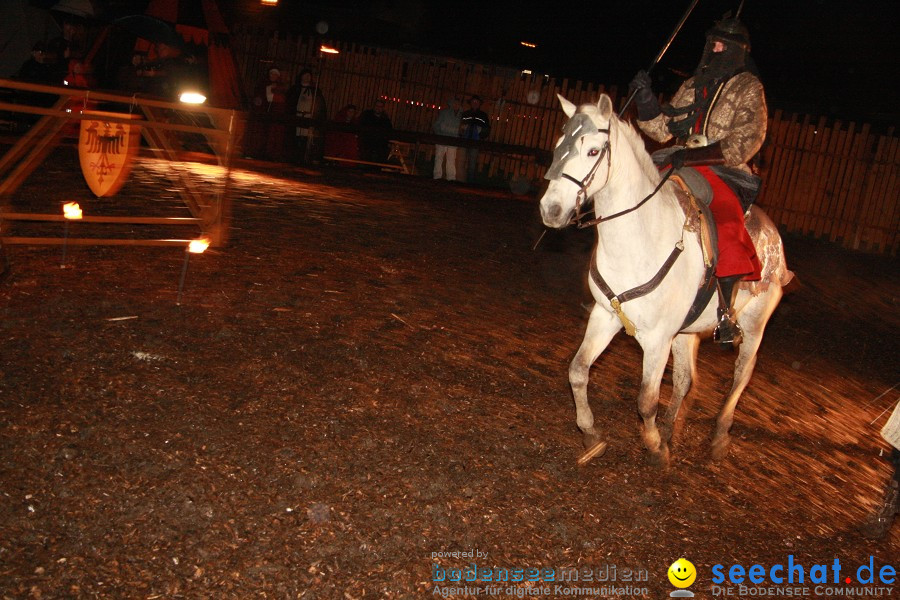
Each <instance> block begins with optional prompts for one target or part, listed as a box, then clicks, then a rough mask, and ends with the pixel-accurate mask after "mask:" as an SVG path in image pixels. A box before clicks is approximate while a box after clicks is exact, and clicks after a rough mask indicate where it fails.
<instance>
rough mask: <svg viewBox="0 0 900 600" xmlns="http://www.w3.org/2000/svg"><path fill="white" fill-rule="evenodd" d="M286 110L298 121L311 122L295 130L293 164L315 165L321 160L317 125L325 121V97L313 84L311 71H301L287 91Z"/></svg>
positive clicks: (319, 128)
mask: <svg viewBox="0 0 900 600" xmlns="http://www.w3.org/2000/svg"><path fill="white" fill-rule="evenodd" d="M287 109H288V111H289V112H290V111H293V113H294V115H295V116H296V117H297V118H300V119H311V120H312V121H313V122H312V123H310V122H308V121H307V122H306V123H300V124H298V126H297V127H296V129H295V134H296V143H295V152H296V155H295V162H297V163H299V164H310V163H316V162H318V161H319V160H320V159H321V143H320V140H321V138H322V129H321V127H316V124H317V123H321V122H322V121H324V120H325V114H326V106H325V97H324V96H323V95H322V91H321V90H320V89H319V87H318V85H316V84H315V83H314V82H313V76H312V71H310V70H309V69H303V70H302V71H300V74H299V75H298V76H297V83H296V84H294V86H293V87H291V89H290V90H289V91H288V98H287Z"/></svg>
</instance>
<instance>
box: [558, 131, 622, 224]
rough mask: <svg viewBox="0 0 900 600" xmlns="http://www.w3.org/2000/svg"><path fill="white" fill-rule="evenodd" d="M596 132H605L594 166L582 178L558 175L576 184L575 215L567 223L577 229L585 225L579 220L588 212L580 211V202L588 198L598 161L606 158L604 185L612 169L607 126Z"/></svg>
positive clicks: (598, 165) (565, 174) (563, 174)
mask: <svg viewBox="0 0 900 600" xmlns="http://www.w3.org/2000/svg"><path fill="white" fill-rule="evenodd" d="M597 133H605V134H606V142H605V143H604V144H603V147H602V148H600V155H599V156H597V160H596V161H594V166H592V167H591V170H590V171H588V172H587V175H585V176H584V178H582V179H580V180H579V179H575V178H574V177H572V176H571V175H569V174H568V173H561V174H560V177H562V178H563V179H568V180H569V181H571V182H572V183H574V184H575V185H577V186H578V195H576V196H575V215H574V216H573V217H572V219H571V220H570V221H569V225H576V226H577V227H578V228H579V229H580V228H582V227H585V226H584V225H582V224H581V223H580V220H581V218H582V217H584V215H586V214H588V213H587V212H582V211H581V202H582V200H585V199H587V198H588V195H587V190H588V188H589V187H591V184H592V183H594V176H595V175H596V174H597V169H598V168H599V167H600V163H602V162H603V159H604V157H605V158H606V182H604V184H603V185H604V186H605V185H606V184H607V183H609V173H610V171H612V146H611V145H610V133H609V127H607V128H605V129H597Z"/></svg>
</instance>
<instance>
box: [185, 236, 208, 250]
mask: <svg viewBox="0 0 900 600" xmlns="http://www.w3.org/2000/svg"><path fill="white" fill-rule="evenodd" d="M207 248H209V238H200V239H199V240H191V243H190V244H188V252H190V253H192V254H203V253H204V252H206V249H207Z"/></svg>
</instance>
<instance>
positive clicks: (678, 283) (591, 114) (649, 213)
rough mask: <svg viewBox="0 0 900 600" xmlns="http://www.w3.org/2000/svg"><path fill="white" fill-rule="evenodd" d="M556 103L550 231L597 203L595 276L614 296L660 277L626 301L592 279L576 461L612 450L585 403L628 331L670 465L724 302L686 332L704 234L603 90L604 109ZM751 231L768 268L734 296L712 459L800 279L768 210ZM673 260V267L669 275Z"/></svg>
mask: <svg viewBox="0 0 900 600" xmlns="http://www.w3.org/2000/svg"><path fill="white" fill-rule="evenodd" d="M559 99H560V102H561V103H562V107H563V111H565V113H566V116H568V117H569V121H568V122H567V124H566V135H564V136H563V138H561V139H560V141H559V142H558V143H557V148H556V151H555V153H554V162H553V164H552V165H551V167H550V169H549V171H548V179H550V180H551V181H550V184H549V186H548V188H547V191H546V193H545V194H544V196H543V198H541V216H542V218H543V221H544V224H545V225H547V226H548V227H554V228H561V227H565V226H567V225H569V224H571V223H572V222H573V217H574V216H575V215H576V214H577V213H578V212H579V210H580V208H581V201H582V199H584V200H587V199H592V200H593V203H594V212H595V214H596V216H597V217H598V219H599V218H600V215H607V219H608V220H602V221H601V222H599V223H597V224H596V229H597V243H596V246H595V248H594V256H593V261H594V265H596V271H597V272H596V273H595V274H594V275H599V278H600V280H601V281H605V283H606V284H607V292H611V293H610V294H609V295H613V294H619V295H623V292H625V291H626V290H627V291H631V290H632V289H633V288H639V291H640V290H642V289H643V290H646V287H650V286H644V284H647V283H648V282H652V281H654V280H657V281H658V285H657V286H656V287H655V288H653V289H652V291H645V293H644V294H643V295H638V297H634V298H632V299H627V298H626V300H624V301H622V303H621V304H620V303H619V300H618V297H615V298H613V299H612V300H610V299H609V298H608V295H604V293H603V291H602V289H601V287H600V285H598V281H597V278H596V277H595V276H589V277H588V285H589V286H590V290H591V293H592V295H593V296H594V301H595V302H594V305H593V308H592V310H591V315H590V318H589V320H588V325H587V330H586V331H585V334H584V340H583V341H582V342H581V346H580V347H579V349H578V352H577V354H576V355H575V358H574V359H573V360H572V363H571V364H570V366H569V382H570V384H571V386H572V392H573V394H574V396H575V410H576V421H577V423H578V427H579V429H581V431H582V433H583V437H584V446H585V448H586V449H587V450H586V451H585V453H584V454H583V455H582V457H581V459H579V463H583V462H586V461H587V460H589V459H590V458H591V457H593V456H597V455H600V454H602V453H603V452H604V451H605V449H606V442H605V441H604V439H603V437H602V436H601V434H600V432H599V431H598V430H597V427H596V426H595V424H594V415H593V413H592V412H591V409H590V406H589V405H588V398H587V383H588V373H589V370H590V368H591V365H592V364H593V363H594V361H596V360H597V358H598V357H599V356H600V354H601V353H602V352H603V350H605V349H606V347H607V345H608V344H609V342H610V341H611V340H612V338H613V336H615V335H616V333H618V332H619V330H620V329H622V328H623V326H625V327H626V330H627V331H628V332H629V334H631V335H633V336H634V338H635V339H636V340H637V341H638V343H639V344H640V346H641V348H642V350H643V376H642V379H641V390H640V394H639V396H638V411H639V413H640V415H641V417H642V419H643V431H642V437H643V441H644V445H645V447H646V448H647V449H648V450H649V451H650V452H651V459H652V460H653V461H654V462H656V463H657V464H660V465H668V461H669V450H668V442H669V439H670V438H671V435H672V431H673V429H675V428H676V426H677V427H680V426H681V424H682V423H683V416H682V417H679V415H678V411H679V408H680V407H681V403H682V400H684V397H685V396H686V395H687V393H688V391H689V389H690V387H691V381H692V380H693V379H694V378H695V377H696V358H697V347H698V344H699V341H700V337H701V335H703V334H708V333H709V332H711V331H712V330H713V328H714V327H715V325H716V323H717V317H716V308H717V298H716V296H715V295H713V297H712V299H711V300H710V301H709V303H708V304H707V305H706V306H705V308H704V309H703V310H702V313H701V314H700V315H699V317H698V318H697V319H696V320H695V321H694V322H693V323H691V324H690V325H688V326H687V327H684V328H682V325H683V323H684V321H685V318H686V315H687V314H688V312H689V310H690V308H691V305H692V303H693V302H694V299H695V296H696V295H697V292H698V288H699V286H700V285H701V284H702V282H703V280H704V274H705V272H706V265H705V263H704V260H705V259H704V255H703V251H702V249H701V246H700V244H699V241H698V237H699V233H698V232H697V231H696V230H692V229H696V228H692V227H689V226H688V221H689V219H688V216H687V214H686V211H685V210H684V209H683V208H682V204H681V203H680V201H679V199H678V197H677V193H676V184H675V183H674V182H672V181H666V182H664V183H662V185H661V186H660V184H661V181H662V177H661V175H660V173H659V171H658V170H657V168H656V167H655V166H654V164H653V162H652V161H651V159H650V156H649V155H648V153H647V151H646V150H645V148H644V143H643V141H642V139H641V138H640V136H639V135H638V133H637V132H636V131H635V130H634V128H633V127H632V126H631V125H629V124H628V123H626V122H624V121H622V120H620V119H619V118H618V117H617V116H615V115H614V114H613V106H612V101H611V100H610V98H609V97H608V96H607V95H605V94H604V95H602V96H601V97H600V100H599V102H598V103H597V104H596V105H593V104H585V105H583V106H581V107H578V108H577V109H576V106H575V105H574V104H572V103H571V102H569V101H568V100H566V99H565V98H563V97H562V96H560V97H559ZM657 187H659V189H658V190H657V191H656V193H655V194H654V190H655V189H656V188H657ZM648 197H649V199H648V200H647V201H646V202H644V203H641V201H642V200H644V199H645V198H648ZM619 213H621V214H619ZM746 225H747V229H748V231H749V232H750V234H751V237H752V239H753V242H754V244H755V246H756V251H757V255H758V256H759V257H760V260H761V261H762V280H761V281H759V282H753V283H752V284H750V283H748V282H744V283H741V284H740V287H739V292H738V294H737V298H736V300H735V309H736V313H737V319H738V323H739V324H740V326H741V327H742V328H743V332H744V338H743V343H742V344H741V345H740V350H739V352H738V356H737V361H736V363H735V369H734V381H733V383H732V386H731V390H730V391H729V392H728V394H727V396H726V397H725V402H724V405H723V406H722V409H721V411H720V412H719V415H718V418H717V420H716V427H715V433H714V436H713V441H712V454H713V457H714V458H721V457H723V456H724V455H725V454H726V453H727V449H728V444H729V441H730V438H729V433H728V431H729V429H730V428H731V425H732V422H733V420H734V410H735V407H736V406H737V402H738V399H739V398H740V396H741V393H742V392H743V390H744V388H745V387H746V385H747V382H748V381H749V380H750V376H751V374H752V373H753V367H754V365H755V364H756V353H757V350H758V348H759V344H760V342H761V340H762V336H763V330H764V329H765V326H766V322H767V321H768V320H769V317H770V316H771V315H772V312H773V311H774V310H775V307H776V306H777V305H778V302H779V300H780V299H781V296H782V287H783V286H784V285H786V284H787V283H788V282H789V281H790V279H791V277H792V276H793V274H792V273H791V272H790V271H789V270H788V269H787V265H786V261H785V258H784V251H783V248H782V243H781V238H780V236H779V235H778V230H777V229H776V227H775V226H774V224H773V223H772V221H771V220H770V219H769V218H768V217H767V216H766V215H765V214H764V213H763V212H762V210H760V209H759V208H756V207H754V208H753V209H752V210H751V211H750V214H749V216H748V217H747V220H746ZM667 264H668V265H669V266H670V268H669V270H668V271H665V267H664V265H667ZM592 270H593V266H592ZM660 276H662V278H661V280H659V279H660ZM601 285H602V284H601ZM642 286H644V287H643V288H642ZM632 296H633V294H632ZM670 349H671V352H672V356H673V374H672V378H673V382H674V385H673V388H674V389H673V394H672V400H671V403H670V404H669V408H668V411H667V412H666V415H665V417H664V419H663V421H662V423H661V425H662V428H663V431H664V435H661V434H660V429H659V428H658V426H657V420H656V417H657V405H658V402H659V387H660V380H661V379H662V375H663V371H664V370H665V368H666V361H667V359H668V355H669V351H670Z"/></svg>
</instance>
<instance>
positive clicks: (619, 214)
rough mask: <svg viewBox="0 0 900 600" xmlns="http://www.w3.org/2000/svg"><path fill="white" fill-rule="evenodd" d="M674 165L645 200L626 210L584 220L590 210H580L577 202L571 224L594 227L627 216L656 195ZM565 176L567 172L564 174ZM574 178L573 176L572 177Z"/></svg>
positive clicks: (581, 227)
mask: <svg viewBox="0 0 900 600" xmlns="http://www.w3.org/2000/svg"><path fill="white" fill-rule="evenodd" d="M674 170H675V169H674V167H673V168H670V169H669V170H668V171H666V173H665V175H663V176H662V179H661V180H660V182H659V183H658V184H657V186H656V187H655V188H654V189H653V191H652V192H650V194H649V195H648V196H646V197H645V198H644V199H643V200H641V201H640V202H638V203H637V204H635V205H634V206H632V207H631V208H626V209H625V210H620V211H619V212H617V213H615V214H612V215H609V216H608V217H597V218H595V219H589V220H587V221H582V220H581V219H582V218H583V217H584V216H585V215H587V214H588V212H579V210H578V209H579V206H578V204H577V202H576V205H575V216H573V217H572V220H571V221H570V222H569V224H570V225H575V226H576V227H577V228H578V229H584V228H585V227H593V226H594V225H599V224H600V223H604V222H606V221H612V220H613V219H618V218H619V217H622V216H625V215H627V214H628V213H630V212H632V211H635V210H637V209H639V208H640V207H642V206H643V205H644V204H645V203H646V202H647V201H648V200H649V199H650V198H652V197H653V196H655V195H656V194H657V193H658V192H659V190H661V189H662V186H663V185H665V183H666V182H667V181H668V180H669V176H670V175H672V172H673V171H674ZM563 177H565V174H563ZM570 179H572V178H570Z"/></svg>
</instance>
